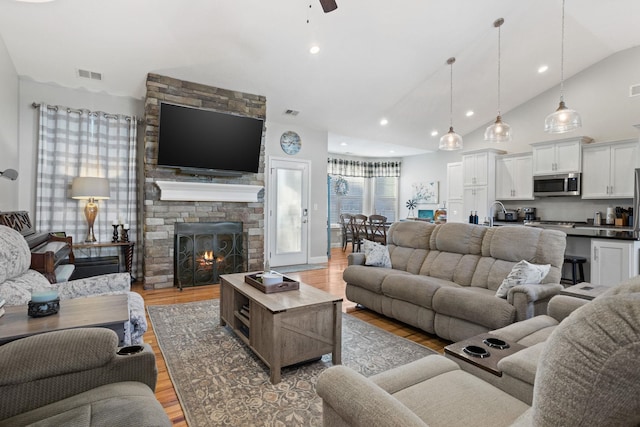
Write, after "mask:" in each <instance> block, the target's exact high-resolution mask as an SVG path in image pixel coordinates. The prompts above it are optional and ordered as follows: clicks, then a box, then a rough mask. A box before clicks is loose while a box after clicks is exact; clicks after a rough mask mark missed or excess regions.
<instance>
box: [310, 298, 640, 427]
mask: <svg viewBox="0 0 640 427" xmlns="http://www.w3.org/2000/svg"><path fill="white" fill-rule="evenodd" d="M527 322H529V321H525V322H523V323H527ZM534 329H535V328H534ZM532 332H533V331H532ZM639 351H640V293H638V292H626V293H623V292H618V291H614V292H611V293H609V294H607V295H603V296H601V297H598V298H596V299H595V300H594V301H592V302H590V303H587V304H584V305H583V306H582V307H580V308H578V309H576V310H575V311H573V312H572V313H571V314H570V315H569V316H568V317H567V318H566V319H564V320H563V321H562V322H560V323H559V324H558V325H557V326H555V327H554V328H553V330H552V332H551V333H550V334H549V336H548V338H547V339H546V340H544V343H543V348H542V349H541V352H540V357H539V358H538V359H537V363H536V370H535V385H534V389H533V399H532V404H531V405H527V404H526V403H524V402H522V401H521V400H519V399H516V398H515V397H513V396H512V395H510V394H509V393H507V392H505V391H503V390H501V389H499V388H497V387H495V386H493V385H492V384H490V383H488V382H486V381H484V380H483V379H481V378H479V377H477V376H475V375H472V374H470V373H468V372H465V371H463V370H461V369H460V367H459V366H458V365H457V364H456V363H455V362H453V361H451V360H449V359H447V358H445V357H444V356H441V355H432V356H427V357H425V358H423V359H420V360H417V361H415V362H413V363H410V364H407V365H403V366H399V367H397V368H394V369H391V370H389V371H386V372H383V373H381V374H378V375H375V376H372V377H369V378H365V377H364V376H362V375H360V374H358V373H357V372H355V371H353V370H352V369H349V368H347V367H345V366H334V367H331V368H329V369H327V370H326V371H324V372H323V373H322V374H320V376H319V378H318V383H317V386H316V390H317V392H318V394H319V396H320V397H321V398H322V399H323V423H324V426H325V427H329V426H336V427H337V426H363V427H364V426H366V427H376V426H385V427H386V426H403V427H407V426H426V425H430V426H438V425H443V426H445V425H446V426H469V425H492V426H508V425H513V426H542V427H544V426H563V427H570V426H582V425H589V426H637V425H640V399H639V398H638V396H640V369H638V352H639ZM516 354H517V353H516Z"/></svg>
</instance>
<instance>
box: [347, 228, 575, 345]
mask: <svg viewBox="0 0 640 427" xmlns="http://www.w3.org/2000/svg"><path fill="white" fill-rule="evenodd" d="M565 246H566V235H565V233H562V232H560V231H557V230H544V229H541V228H535V227H525V226H506V227H485V226H481V225H473V224H462V223H446V224H438V225H436V224H430V223H426V222H422V221H402V222H396V223H394V224H392V225H391V227H390V229H389V233H388V236H387V246H386V247H387V249H388V252H389V257H390V261H391V268H385V267H376V266H368V265H365V264H366V262H367V255H366V254H365V253H352V254H349V256H348V262H349V265H348V266H347V268H346V269H345V270H344V272H343V278H344V280H345V282H346V297H347V298H348V299H349V300H350V301H353V302H356V303H358V304H361V305H363V306H365V307H367V308H369V309H371V310H374V311H376V312H378V313H381V314H384V315H385V316H388V317H392V318H395V319H398V320H400V321H402V322H404V323H407V324H410V325H412V326H415V327H418V328H420V329H422V330H424V331H426V332H429V333H435V334H437V335H438V336H440V337H442V338H444V339H447V340H451V341H460V340H463V339H466V338H469V337H471V336H474V335H478V334H480V333H484V332H488V331H490V330H493V329H498V328H502V327H504V326H507V325H509V324H511V323H513V322H516V321H520V320H524V319H528V318H531V317H533V316H535V315H538V314H545V313H546V309H547V304H548V302H549V299H550V298H551V297H552V296H554V295H556V294H558V293H559V292H560V291H561V290H562V289H563V287H562V285H560V277H561V268H562V264H563V262H564V250H565ZM524 261H526V262H528V263H530V264H532V265H533V266H546V265H548V266H549V267H548V273H547V274H546V275H545V276H544V277H543V278H542V280H541V283H539V284H530V283H522V284H518V285H516V286H513V287H511V288H510V289H509V290H508V292H507V293H506V298H500V297H497V296H496V291H497V290H498V288H500V286H501V285H502V283H503V281H504V280H505V279H506V278H507V277H508V276H510V273H512V269H513V268H514V266H515V265H516V264H517V263H521V262H524ZM514 283H519V282H518V281H517V280H516V282H514Z"/></svg>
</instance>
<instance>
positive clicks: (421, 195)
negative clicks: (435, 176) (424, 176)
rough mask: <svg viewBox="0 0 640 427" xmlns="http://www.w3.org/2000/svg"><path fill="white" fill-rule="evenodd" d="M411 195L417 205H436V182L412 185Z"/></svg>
mask: <svg viewBox="0 0 640 427" xmlns="http://www.w3.org/2000/svg"><path fill="white" fill-rule="evenodd" d="M413 194H414V196H413V198H414V199H415V200H416V201H417V202H418V203H438V181H432V182H427V183H424V182H416V183H414V184H413Z"/></svg>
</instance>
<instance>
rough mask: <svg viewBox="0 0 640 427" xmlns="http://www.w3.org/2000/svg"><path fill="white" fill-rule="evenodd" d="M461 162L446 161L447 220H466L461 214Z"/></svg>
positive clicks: (462, 198)
mask: <svg viewBox="0 0 640 427" xmlns="http://www.w3.org/2000/svg"><path fill="white" fill-rule="evenodd" d="M463 188H464V186H463V185H462V162H454V163H447V222H467V221H468V218H467V217H466V216H465V215H463V212H464V210H463V208H464V202H463V200H464V189H463Z"/></svg>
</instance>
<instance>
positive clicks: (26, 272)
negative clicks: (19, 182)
mask: <svg viewBox="0 0 640 427" xmlns="http://www.w3.org/2000/svg"><path fill="white" fill-rule="evenodd" d="M30 264H31V251H30V250H29V245H28V244H27V242H26V240H25V239H24V237H23V236H22V234H20V233H19V232H18V231H16V230H14V229H12V228H9V227H6V226H4V225H0V300H1V299H4V300H5V301H6V305H7V306H11V305H26V304H27V303H28V302H29V301H30V300H31V293H32V292H34V291H45V290H52V289H54V290H56V291H57V292H58V295H59V297H60V299H69V298H81V297H91V296H97V295H113V294H126V295H127V300H128V304H129V320H128V321H127V322H126V323H125V325H124V342H123V344H124V345H129V344H140V343H141V342H142V335H143V334H144V333H145V332H146V330H147V321H146V316H145V311H144V299H143V298H142V296H141V295H140V294H138V293H136V292H131V275H130V274H129V273H112V274H104V275H101V276H95V277H88V278H86V279H78V280H71V281H68V282H60V283H53V284H52V283H50V282H49V281H48V280H47V278H46V277H44V276H43V275H42V274H41V273H39V272H37V271H35V270H30V269H29V265H30ZM25 312H26V310H25Z"/></svg>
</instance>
